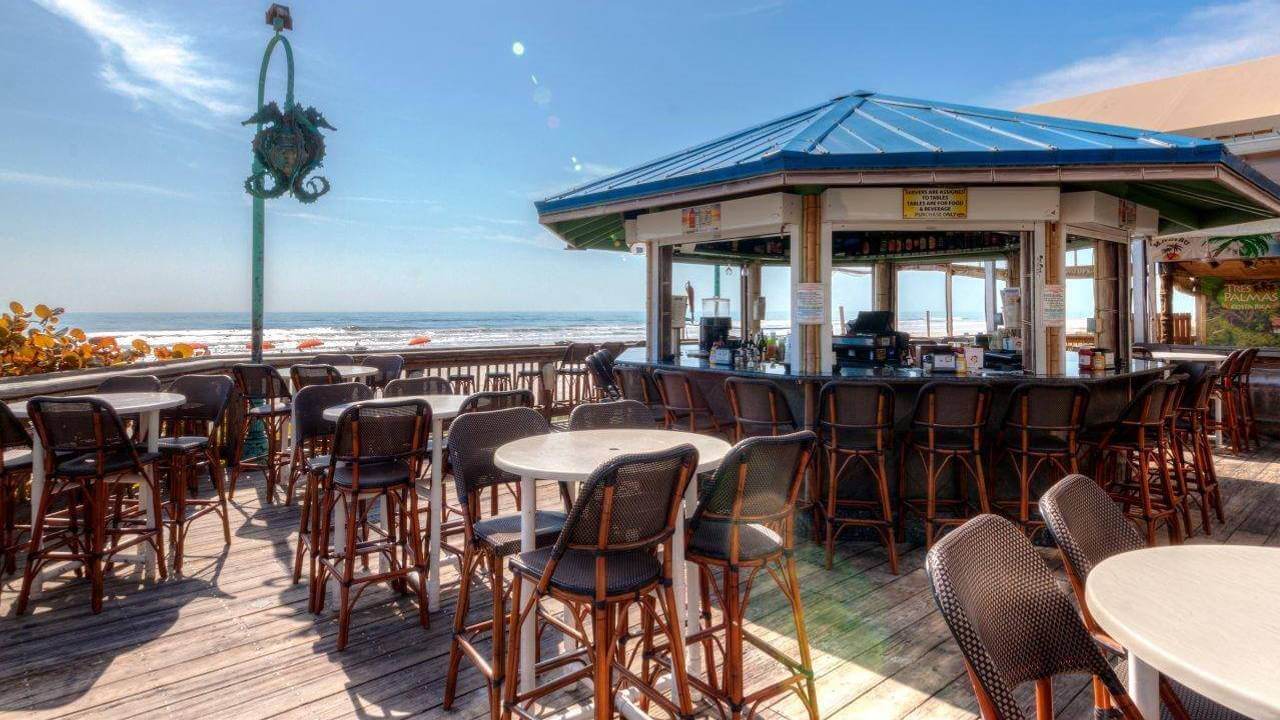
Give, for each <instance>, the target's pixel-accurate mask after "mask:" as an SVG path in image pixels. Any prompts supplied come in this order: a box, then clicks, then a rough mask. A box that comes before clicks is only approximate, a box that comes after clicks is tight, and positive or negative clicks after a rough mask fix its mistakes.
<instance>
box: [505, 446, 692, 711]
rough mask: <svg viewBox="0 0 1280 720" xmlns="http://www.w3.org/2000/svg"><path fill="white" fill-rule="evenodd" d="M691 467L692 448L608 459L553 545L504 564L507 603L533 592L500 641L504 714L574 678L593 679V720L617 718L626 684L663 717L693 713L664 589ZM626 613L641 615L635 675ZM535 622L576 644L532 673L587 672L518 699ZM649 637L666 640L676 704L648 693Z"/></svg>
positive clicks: (671, 598) (671, 600) (671, 604)
mask: <svg viewBox="0 0 1280 720" xmlns="http://www.w3.org/2000/svg"><path fill="white" fill-rule="evenodd" d="M697 465H698V451H697V450H696V449H694V447H693V446H692V445H680V446H678V447H675V448H672V449H671V450H664V451H659V452H654V453H637V454H633V455H625V456H622V457H619V458H615V459H613V460H611V461H609V462H606V463H605V464H604V465H601V466H600V467H599V468H597V469H596V471H595V472H593V473H592V474H591V476H590V477H588V478H587V480H586V481H585V483H583V485H582V492H581V493H580V494H579V495H578V500H577V502H576V503H574V505H573V509H572V510H571V511H570V512H569V517H568V519H567V520H566V522H565V526H564V530H563V531H562V532H561V533H560V536H559V538H557V539H556V542H555V545H553V546H551V547H546V548H542V549H540V550H534V551H532V552H527V553H520V554H519V555H517V556H515V557H514V558H513V559H512V560H511V570H512V574H513V588H512V597H514V598H520V597H522V588H523V586H524V584H525V583H528V584H530V585H531V586H532V587H531V588H530V591H529V593H528V595H527V598H528V599H527V600H526V601H525V602H524V604H523V606H522V607H517V609H516V613H514V614H513V615H514V617H513V620H512V622H511V626H510V631H509V633H508V636H507V637H508V640H507V669H506V679H505V686H504V689H503V696H504V703H503V718H508V717H510V716H511V714H512V713H515V714H516V715H519V716H520V717H522V718H529V717H533V715H531V714H530V712H529V710H528V709H527V708H526V706H527V705H528V703H530V702H533V701H535V700H537V699H538V698H541V697H543V696H546V695H548V694H550V693H553V692H556V691H557V690H559V689H561V688H564V687H567V686H568V685H570V684H572V683H574V682H578V681H581V680H590V681H591V684H592V686H593V692H594V701H595V717H596V718H597V719H598V720H607V719H608V718H612V717H613V716H614V695H615V693H617V692H619V691H621V690H623V689H625V688H627V687H631V688H635V689H636V690H637V691H638V692H640V693H641V694H642V695H643V697H644V698H645V700H644V702H645V703H646V704H647V703H649V702H653V703H657V704H658V705H659V706H660V707H661V708H662V709H663V710H664V711H665V712H666V713H668V715H670V716H673V717H680V718H688V717H691V715H690V713H691V712H692V703H691V700H690V695H689V682H688V677H687V675H686V672H685V658H684V642H683V638H681V637H680V633H681V630H680V628H679V627H677V620H676V618H677V615H676V608H675V603H676V599H675V593H674V592H673V591H672V587H671V586H672V567H671V564H672V559H671V558H672V556H671V542H670V541H671V537H672V535H674V534H675V528H676V517H677V513H679V512H680V508H681V507H682V500H683V497H684V491H685V487H686V486H687V484H688V483H689V480H690V478H691V477H692V476H693V473H694V470H695V468H697ZM659 547H660V548H661V549H660V550H659ZM547 598H550V599H553V600H558V601H559V602H560V603H561V604H563V605H565V606H566V607H567V608H568V609H569V611H570V612H571V614H572V616H573V623H572V625H570V624H569V623H568V622H566V621H565V620H562V619H561V618H560V617H559V616H558V615H559V614H558V613H554V614H553V613H551V612H548V611H544V610H542V609H541V607H542V601H543V600H544V599H547ZM632 608H635V609H637V610H638V612H639V614H640V618H641V625H642V627H643V628H644V630H643V633H642V637H641V639H640V644H641V650H642V651H643V653H642V654H643V659H644V663H643V667H642V669H641V671H640V672H639V673H637V672H636V671H635V670H633V669H632V668H631V664H632V663H629V662H628V659H631V660H634V656H632V657H630V658H628V655H627V652H626V647H625V645H624V643H625V640H626V638H627V637H628V636H627V635H625V634H624V633H625V631H626V628H627V627H628V622H627V620H628V618H629V617H630V610H631V609H632ZM538 618H542V619H543V620H544V621H545V622H547V623H548V624H549V625H551V626H554V627H556V628H557V629H559V630H560V631H561V632H562V633H564V634H565V635H566V636H567V637H569V638H571V639H572V640H575V641H576V642H577V644H578V647H577V649H574V650H571V651H568V652H566V653H563V654H561V655H559V656H557V657H554V658H550V659H544V660H543V661H542V662H540V663H538V671H539V672H545V671H551V670H556V669H559V668H563V667H567V666H570V665H573V664H581V665H584V667H582V668H580V669H578V670H575V671H573V672H570V673H566V674H563V675H559V676H557V677H556V678H555V679H553V680H550V681H548V682H547V683H545V684H543V685H535V687H533V689H531V690H529V691H528V692H524V693H518V692H517V686H518V684H519V683H518V682H517V677H518V675H517V668H519V667H520V628H521V626H522V625H523V624H524V623H527V622H536V621H537V619H538ZM588 618H590V621H591V630H590V633H588V631H587V628H586V621H587V619H588ZM655 633H661V635H663V636H665V640H666V643H667V648H668V650H669V653H670V656H671V663H670V665H671V670H672V676H673V680H674V685H675V689H676V695H677V697H678V698H679V704H678V705H677V704H675V703H672V702H671V700H670V699H668V697H667V696H666V694H664V693H662V692H659V691H658V690H657V689H656V688H654V687H653V682H654V680H655V678H654V675H653V673H652V671H653V670H654V669H655V668H654V667H653V663H652V662H651V658H652V649H653V648H654V637H655Z"/></svg>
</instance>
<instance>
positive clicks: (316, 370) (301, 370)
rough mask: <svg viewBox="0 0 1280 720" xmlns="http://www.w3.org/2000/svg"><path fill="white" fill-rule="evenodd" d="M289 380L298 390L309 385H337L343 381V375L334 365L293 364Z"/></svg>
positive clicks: (295, 390)
mask: <svg viewBox="0 0 1280 720" xmlns="http://www.w3.org/2000/svg"><path fill="white" fill-rule="evenodd" d="M289 380H290V381H291V382H292V383H293V391H294V392H297V391H299V390H301V389H302V388H304V387H307V386H308V385H336V384H338V383H340V382H342V375H340V374H339V373H338V368H336V367H334V366H332V365H291V366H289Z"/></svg>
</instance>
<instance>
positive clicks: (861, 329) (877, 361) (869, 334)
mask: <svg viewBox="0 0 1280 720" xmlns="http://www.w3.org/2000/svg"><path fill="white" fill-rule="evenodd" d="M831 344H832V345H833V346H834V349H835V355H836V366H837V367H842V368H846V367H851V368H856V367H883V366H886V365H899V364H901V363H902V359H903V358H904V357H906V353H905V348H906V347H907V335H906V333H899V332H895V331H894V329H893V313H892V312H890V311H888V310H872V311H863V312H860V313H858V317H857V318H855V319H854V320H852V321H851V322H848V323H845V333H844V335H842V336H838V337H834V338H832V339H831Z"/></svg>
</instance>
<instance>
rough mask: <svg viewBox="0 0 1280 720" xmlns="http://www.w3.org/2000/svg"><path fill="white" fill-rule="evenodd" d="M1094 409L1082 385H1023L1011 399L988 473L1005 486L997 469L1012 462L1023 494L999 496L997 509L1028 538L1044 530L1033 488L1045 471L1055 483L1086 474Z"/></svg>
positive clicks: (1019, 386) (996, 439) (996, 438)
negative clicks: (1087, 432)
mask: <svg viewBox="0 0 1280 720" xmlns="http://www.w3.org/2000/svg"><path fill="white" fill-rule="evenodd" d="M1088 407H1089V388H1088V387H1086V386H1085V385H1082V384H1079V383H1070V384H1054V383H1022V384H1020V385H1018V386H1017V387H1015V388H1014V389H1013V392H1012V393H1010V395H1009V405H1008V407H1006V408H1005V412H1004V417H1003V418H1002V419H1001V421H1000V431H999V432H997V433H996V436H995V443H994V445H995V446H994V448H993V449H992V452H991V470H990V472H989V473H988V474H989V476H990V477H991V481H992V483H993V484H994V485H995V486H996V487H999V483H998V482H997V480H996V471H997V470H998V469H999V466H1000V462H1001V461H1002V460H1008V461H1009V464H1010V465H1012V467H1013V472H1014V473H1016V474H1017V478H1018V485H1017V488H1018V490H1017V495H1016V496H1014V497H1012V498H1004V497H999V496H997V497H994V498H993V499H992V500H991V505H992V507H994V508H995V509H996V511H997V512H999V513H1001V514H1002V515H1005V516H1006V517H1008V518H1009V519H1010V520H1012V521H1013V522H1015V523H1017V524H1018V527H1020V528H1022V531H1023V532H1025V533H1026V534H1027V537H1034V536H1035V534H1036V532H1037V531H1038V530H1039V529H1040V528H1042V527H1044V522H1043V520H1041V519H1040V518H1038V517H1032V510H1033V508H1035V503H1036V501H1037V498H1038V493H1036V491H1035V488H1034V485H1033V484H1034V482H1035V480H1036V478H1037V476H1039V475H1040V474H1041V471H1042V470H1047V471H1048V473H1049V475H1050V477H1051V478H1052V480H1051V482H1056V481H1057V480H1059V479H1060V478H1063V477H1065V476H1067V475H1069V474H1071V473H1076V472H1080V466H1079V460H1078V459H1077V458H1078V456H1079V452H1080V431H1081V430H1082V428H1083V425H1084V418H1085V412H1086V411H1087V409H1088ZM992 494H993V495H997V493H996V492H994V491H993V493H992Z"/></svg>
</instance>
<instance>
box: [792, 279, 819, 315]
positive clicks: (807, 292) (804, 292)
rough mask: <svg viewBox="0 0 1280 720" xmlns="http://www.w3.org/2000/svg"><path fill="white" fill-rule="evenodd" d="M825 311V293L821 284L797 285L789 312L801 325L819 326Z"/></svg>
mask: <svg viewBox="0 0 1280 720" xmlns="http://www.w3.org/2000/svg"><path fill="white" fill-rule="evenodd" d="M826 310H827V293H826V292H825V290H824V288H823V285H822V283H797V284H796V297H795V304H794V306H793V307H792V309H791V312H792V313H793V314H794V315H795V320H796V322H797V323H799V324H801V325H821V324H822V323H823V317H824V316H825V315H826Z"/></svg>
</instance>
